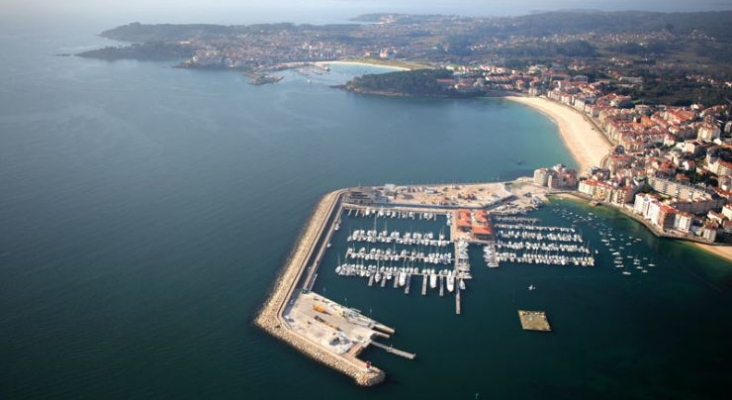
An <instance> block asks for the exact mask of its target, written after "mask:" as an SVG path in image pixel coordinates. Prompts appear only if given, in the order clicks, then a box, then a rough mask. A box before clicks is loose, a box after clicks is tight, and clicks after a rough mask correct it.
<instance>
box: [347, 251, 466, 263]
mask: <svg viewBox="0 0 732 400" xmlns="http://www.w3.org/2000/svg"><path fill="white" fill-rule="evenodd" d="M349 258H350V259H355V260H366V261H371V260H373V261H411V262H424V263H426V264H445V265H447V264H451V263H452V253H450V252H448V253H438V252H431V253H425V252H421V251H416V250H412V251H409V250H406V249H403V250H402V251H399V252H397V250H396V249H376V248H372V249H370V250H366V248H365V247H361V248H360V249H359V250H358V251H357V250H356V249H355V248H353V247H349V248H348V250H346V259H349Z"/></svg>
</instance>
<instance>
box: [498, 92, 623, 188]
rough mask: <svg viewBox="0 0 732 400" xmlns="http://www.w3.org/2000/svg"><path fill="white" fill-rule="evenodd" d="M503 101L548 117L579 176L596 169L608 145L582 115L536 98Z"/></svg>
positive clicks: (511, 98) (512, 98)
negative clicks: (511, 102) (553, 124)
mask: <svg viewBox="0 0 732 400" xmlns="http://www.w3.org/2000/svg"><path fill="white" fill-rule="evenodd" d="M506 99H508V100H511V101H515V102H517V103H521V104H524V105H527V106H529V107H531V108H533V109H535V110H537V111H539V112H541V113H543V114H544V115H546V116H547V117H549V118H551V119H552V121H554V123H555V124H557V127H558V128H559V134H560V136H561V137H562V141H564V144H565V145H566V146H567V148H568V149H569V151H570V153H571V154H572V157H573V158H574V159H575V161H576V162H577V165H578V166H579V171H578V172H579V173H580V174H583V173H584V172H585V171H586V170H587V168H588V167H592V166H599V165H600V162H601V161H602V159H603V158H604V157H605V156H606V155H607V154H608V153H609V152H610V150H611V148H612V147H611V146H610V144H609V143H608V142H607V140H606V139H605V137H604V136H603V135H602V133H601V132H599V131H598V130H597V129H596V128H595V127H594V126H593V125H592V124H591V123H590V122H589V121H587V120H586V119H585V117H584V115H582V114H580V113H579V112H577V111H574V110H572V109H570V108H568V107H566V106H564V105H562V104H557V103H555V102H553V101H551V100H547V99H544V98H540V97H518V96H509V97H506Z"/></svg>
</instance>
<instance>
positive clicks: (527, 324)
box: [518, 310, 552, 332]
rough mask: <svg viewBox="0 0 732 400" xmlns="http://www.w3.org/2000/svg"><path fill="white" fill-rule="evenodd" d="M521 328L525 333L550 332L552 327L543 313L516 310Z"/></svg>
mask: <svg viewBox="0 0 732 400" xmlns="http://www.w3.org/2000/svg"><path fill="white" fill-rule="evenodd" d="M518 314H519V319H520V320H521V328H523V330H525V331H539V332H551V331H552V327H551V326H550V325H549V320H548V319H547V318H546V313H545V312H544V311H525V310H518Z"/></svg>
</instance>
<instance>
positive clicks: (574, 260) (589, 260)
mask: <svg viewBox="0 0 732 400" xmlns="http://www.w3.org/2000/svg"><path fill="white" fill-rule="evenodd" d="M498 260H499V261H508V262H512V263H522V264H546V265H575V266H581V267H594V266H595V258H594V257H592V256H570V255H563V254H553V253H551V252H536V253H523V254H518V253H513V252H498Z"/></svg>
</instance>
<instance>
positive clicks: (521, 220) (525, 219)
mask: <svg viewBox="0 0 732 400" xmlns="http://www.w3.org/2000/svg"><path fill="white" fill-rule="evenodd" d="M493 218H494V219H495V220H496V221H498V222H516V223H520V224H538V223H539V222H540V220H539V218H530V217H516V216H513V215H495V216H494V217H493Z"/></svg>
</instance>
